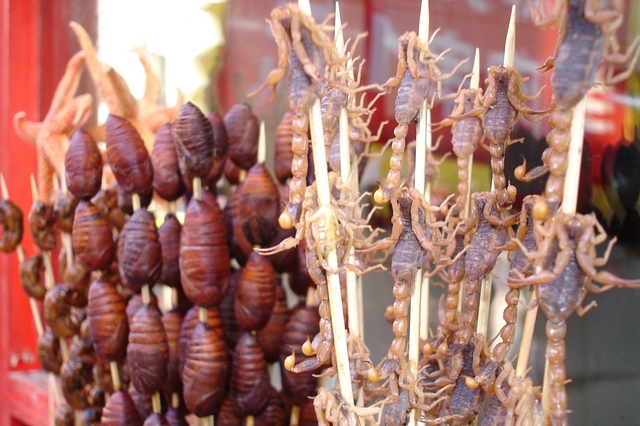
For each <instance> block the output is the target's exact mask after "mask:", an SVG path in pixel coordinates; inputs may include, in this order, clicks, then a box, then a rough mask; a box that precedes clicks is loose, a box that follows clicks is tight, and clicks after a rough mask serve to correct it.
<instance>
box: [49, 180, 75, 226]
mask: <svg viewBox="0 0 640 426" xmlns="http://www.w3.org/2000/svg"><path fill="white" fill-rule="evenodd" d="M79 201H80V200H78V199H77V198H76V197H75V196H74V195H73V194H71V193H69V192H66V193H65V192H64V191H62V190H61V189H58V190H56V191H55V192H54V193H53V211H54V212H55V214H56V225H57V226H58V229H60V231H62V232H66V233H67V234H70V233H71V232H72V231H73V219H74V217H75V213H76V208H77V207H78V202H79Z"/></svg>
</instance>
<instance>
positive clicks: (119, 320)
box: [87, 279, 129, 362]
mask: <svg viewBox="0 0 640 426" xmlns="http://www.w3.org/2000/svg"><path fill="white" fill-rule="evenodd" d="M126 307H127V306H126V303H125V301H124V298H123V297H122V296H121V295H120V293H118V291H117V289H116V287H115V286H114V285H112V284H111V283H109V282H108V281H105V280H101V279H100V280H96V281H94V282H92V283H91V287H90V288H89V307H88V309H87V314H88V316H89V332H90V334H91V341H92V342H93V347H94V349H95V351H96V355H97V356H98V358H100V359H101V360H104V361H108V362H111V361H119V360H121V359H122V358H123V356H124V353H125V347H126V345H127V336H128V334H129V322H128V321H127V312H126Z"/></svg>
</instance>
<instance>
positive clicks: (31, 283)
mask: <svg viewBox="0 0 640 426" xmlns="http://www.w3.org/2000/svg"><path fill="white" fill-rule="evenodd" d="M43 278H44V261H43V260H42V255H40V254H35V255H33V256H30V257H28V258H26V259H25V260H24V262H22V264H21V265H20V283H21V284H22V288H23V289H24V291H25V292H26V293H27V295H28V296H29V297H33V298H34V299H36V300H44V296H45V294H46V293H47V288H46V287H45V285H44V279H43Z"/></svg>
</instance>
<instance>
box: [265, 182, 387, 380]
mask: <svg viewBox="0 0 640 426" xmlns="http://www.w3.org/2000/svg"><path fill="white" fill-rule="evenodd" d="M328 177H329V185H330V188H332V192H334V191H337V192H340V194H339V197H340V198H339V200H336V199H335V198H332V203H331V206H324V207H321V206H319V205H318V195H317V191H316V186H315V183H314V184H313V185H311V186H309V187H307V188H306V190H305V198H304V202H303V205H302V212H303V214H302V216H301V220H300V221H299V222H298V223H297V224H296V234H295V236H293V237H289V238H286V239H284V240H283V241H282V242H281V243H280V244H278V245H277V246H275V247H270V248H265V249H255V250H256V251H257V252H258V253H260V254H263V255H271V254H275V253H279V252H281V251H285V250H288V249H290V248H293V247H295V246H297V245H298V244H299V243H300V241H302V239H303V238H304V239H305V240H306V244H307V253H306V264H307V268H308V271H309V275H310V276H311V278H312V279H313V281H314V282H315V283H316V285H317V290H316V294H317V297H318V299H319V305H318V312H319V314H320V332H319V333H318V334H317V335H316V336H315V338H314V339H313V341H312V343H311V347H312V352H313V354H315V357H311V358H307V359H305V360H304V361H302V362H300V363H299V364H297V365H294V366H293V367H292V368H290V370H291V371H293V372H303V371H313V370H315V369H316V368H318V367H319V366H321V365H324V364H326V363H328V362H329V361H330V360H331V356H332V351H333V331H332V328H331V315H330V310H329V292H328V289H327V276H326V273H327V272H330V273H334V274H337V273H338V272H339V270H340V269H343V268H346V269H350V270H353V271H355V272H356V273H357V274H364V273H366V272H368V271H369V270H371V269H375V268H378V267H380V265H375V266H372V267H368V268H365V269H364V270H362V269H360V268H359V267H358V266H357V265H352V264H349V263H348V262H347V260H348V256H349V252H350V248H351V247H352V246H353V247H355V248H358V249H361V248H365V247H370V246H372V245H373V243H372V241H373V239H374V238H375V237H376V236H377V234H378V233H377V231H372V230H371V227H370V226H369V225H368V221H369V218H367V219H361V213H362V206H361V205H360V201H361V200H362V198H363V197H365V196H367V195H369V194H367V193H365V194H363V195H362V196H361V197H360V198H358V199H357V200H355V201H354V200H353V196H352V194H351V192H350V191H349V189H348V188H347V186H346V185H345V184H343V183H342V182H341V180H340V178H339V177H338V176H337V175H336V174H335V173H334V172H330V173H329V175H328ZM374 211H375V210H374ZM372 213H373V212H372ZM365 229H367V230H369V231H371V234H370V235H369V236H368V237H366V238H365V237H364V233H363V231H364V230H365ZM331 249H335V250H336V251H337V253H338V257H339V258H340V259H342V262H341V263H342V265H341V266H339V268H338V269H339V270H334V269H332V268H331V267H330V266H329V264H328V263H327V260H326V259H327V252H328V251H329V250H331Z"/></svg>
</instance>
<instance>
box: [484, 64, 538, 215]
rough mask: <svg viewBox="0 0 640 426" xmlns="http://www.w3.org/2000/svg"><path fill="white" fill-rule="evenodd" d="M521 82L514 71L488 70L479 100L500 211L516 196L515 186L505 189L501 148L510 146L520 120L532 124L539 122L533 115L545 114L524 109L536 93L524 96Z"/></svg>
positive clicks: (503, 67)
mask: <svg viewBox="0 0 640 426" xmlns="http://www.w3.org/2000/svg"><path fill="white" fill-rule="evenodd" d="M523 81H526V80H525V79H523V78H521V77H520V75H519V74H518V70H517V68H514V67H505V66H502V65H497V66H496V65H494V66H492V67H491V68H489V77H488V78H487V83H488V84H487V88H486V91H485V94H484V96H483V97H482V104H483V105H482V106H483V108H484V110H485V112H484V113H483V114H482V128H483V129H484V135H485V136H486V138H487V139H489V151H490V153H491V171H492V172H493V182H494V185H495V188H496V189H495V191H496V194H497V201H498V206H499V207H500V208H508V207H510V206H511V204H513V202H514V201H515V198H516V192H517V191H516V188H515V186H513V185H509V186H507V182H506V179H505V177H504V150H505V145H508V144H509V143H510V142H511V141H510V139H509V135H510V134H511V131H512V130H513V127H514V126H515V124H516V122H517V120H518V118H519V117H520V116H523V117H525V118H526V119H527V120H529V121H531V122H534V123H535V122H537V121H539V120H540V119H541V117H540V118H534V116H535V115H536V114H544V113H546V112H547V111H546V110H545V111H534V110H532V109H531V108H529V107H527V106H525V102H526V101H528V100H534V99H536V98H537V97H538V95H539V94H540V92H538V93H537V94H536V95H534V96H527V95H525V94H524V91H523V90H522V86H521V83H522V82H523ZM540 90H542V89H540Z"/></svg>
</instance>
